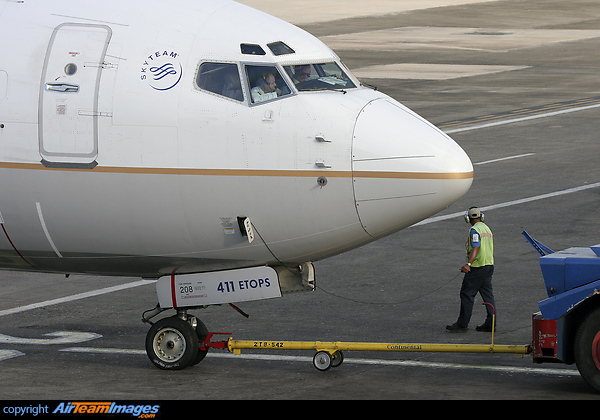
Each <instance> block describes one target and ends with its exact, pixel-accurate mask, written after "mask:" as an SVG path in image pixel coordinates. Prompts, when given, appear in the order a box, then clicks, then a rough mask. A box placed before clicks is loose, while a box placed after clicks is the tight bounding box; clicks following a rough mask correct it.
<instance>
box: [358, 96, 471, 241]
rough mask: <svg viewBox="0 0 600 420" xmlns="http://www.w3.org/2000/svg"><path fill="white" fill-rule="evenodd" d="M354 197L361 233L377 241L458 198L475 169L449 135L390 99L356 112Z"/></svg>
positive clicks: (373, 102) (370, 104) (376, 101)
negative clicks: (378, 238)
mask: <svg viewBox="0 0 600 420" xmlns="http://www.w3.org/2000/svg"><path fill="white" fill-rule="evenodd" d="M352 171H353V181H354V196H355V201H356V208H357V211H358V215H359V218H360V221H361V223H362V226H363V228H364V229H365V231H366V232H367V233H368V234H369V235H371V236H373V237H381V236H385V235H388V234H390V233H393V232H396V231H398V230H400V229H403V228H405V227H408V226H410V225H412V224H414V223H416V222H418V221H420V220H423V219H425V218H427V217H429V216H431V215H433V214H435V213H437V212H439V211H441V210H443V209H445V208H446V207H448V206H449V205H450V204H452V203H453V202H455V201H456V200H458V199H459V198H460V197H462V196H463V195H464V194H465V193H466V192H467V191H468V190H469V188H470V186H471V183H472V182H473V165H472V163H471V160H470V159H469V157H468V156H467V154H466V153H465V152H464V150H463V149H462V148H461V147H460V146H459V145H458V144H456V143H455V142H454V140H452V139H451V138H450V137H449V136H447V135H446V134H444V133H443V132H442V131H440V130H439V129H438V128H436V127H435V126H433V125H432V124H430V123H429V122H427V121H426V120H424V119H423V118H421V117H419V116H418V115H416V114H415V113H413V112H412V111H410V110H409V109H408V108H406V107H404V106H402V105H401V104H399V103H397V102H395V101H393V100H392V99H377V100H374V101H372V102H369V103H368V104H367V105H366V106H365V107H364V108H363V109H362V110H361V112H360V113H359V115H358V118H357V120H356V125H355V128H354V139H353V145H352Z"/></svg>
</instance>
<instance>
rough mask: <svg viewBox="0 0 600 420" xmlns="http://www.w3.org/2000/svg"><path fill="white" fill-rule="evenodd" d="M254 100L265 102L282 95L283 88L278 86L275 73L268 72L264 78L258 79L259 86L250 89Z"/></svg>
mask: <svg viewBox="0 0 600 420" xmlns="http://www.w3.org/2000/svg"><path fill="white" fill-rule="evenodd" d="M250 93H251V95H252V102H255V103H256V102H264V101H268V100H271V99H275V98H277V97H278V96H280V95H281V90H280V89H278V88H277V83H276V82H275V76H274V75H273V73H266V74H265V75H264V76H263V77H262V78H260V79H258V82H257V86H255V87H253V88H252V90H251V91H250Z"/></svg>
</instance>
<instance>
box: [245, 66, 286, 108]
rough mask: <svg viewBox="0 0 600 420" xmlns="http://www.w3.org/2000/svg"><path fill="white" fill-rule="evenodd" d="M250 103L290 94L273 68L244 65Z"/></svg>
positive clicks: (275, 68) (277, 71)
mask: <svg viewBox="0 0 600 420" xmlns="http://www.w3.org/2000/svg"><path fill="white" fill-rule="evenodd" d="M246 77H247V79H248V84H249V85H250V86H249V88H250V95H251V98H252V103H258V102H265V101H270V100H273V99H277V98H279V97H282V96H285V95H289V94H290V93H292V91H291V89H290V88H289V86H288V85H287V83H286V82H285V81H284V80H283V77H281V74H280V73H279V70H277V67H275V66H268V65H263V66H261V65H246Z"/></svg>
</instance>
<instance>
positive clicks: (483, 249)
mask: <svg viewBox="0 0 600 420" xmlns="http://www.w3.org/2000/svg"><path fill="white" fill-rule="evenodd" d="M471 229H475V231H476V232H477V234H478V235H479V243H480V246H479V252H478V253H477V257H476V258H475V261H473V264H471V267H483V266H485V265H494V235H493V234H492V231H491V229H490V228H489V227H488V226H487V225H486V224H485V223H483V222H477V223H475V224H474V225H473V226H472V227H471ZM471 229H469V240H468V241H467V260H468V258H469V254H471V251H473V247H472V246H471V239H472V238H471Z"/></svg>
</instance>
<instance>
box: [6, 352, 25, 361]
mask: <svg viewBox="0 0 600 420" xmlns="http://www.w3.org/2000/svg"><path fill="white" fill-rule="evenodd" d="M19 356H25V353H21V352H20V351H18V350H0V361H2V360H6V359H12V358H13V357H19Z"/></svg>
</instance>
